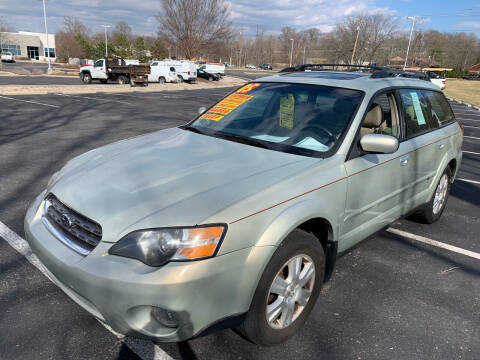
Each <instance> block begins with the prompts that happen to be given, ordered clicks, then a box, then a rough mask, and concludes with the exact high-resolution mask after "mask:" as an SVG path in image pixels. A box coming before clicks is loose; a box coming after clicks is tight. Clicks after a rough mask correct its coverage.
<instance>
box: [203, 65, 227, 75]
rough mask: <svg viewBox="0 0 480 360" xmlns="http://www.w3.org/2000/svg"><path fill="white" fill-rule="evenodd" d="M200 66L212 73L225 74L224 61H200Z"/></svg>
mask: <svg viewBox="0 0 480 360" xmlns="http://www.w3.org/2000/svg"><path fill="white" fill-rule="evenodd" d="M198 68H199V69H202V70H203V71H205V72H207V73H210V74H217V75H219V76H223V75H225V64H223V63H212V62H206V63H200V64H199V65H198Z"/></svg>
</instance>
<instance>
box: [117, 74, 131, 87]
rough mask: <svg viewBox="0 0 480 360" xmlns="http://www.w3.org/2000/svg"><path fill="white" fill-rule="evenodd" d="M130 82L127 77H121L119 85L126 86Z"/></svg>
mask: <svg viewBox="0 0 480 360" xmlns="http://www.w3.org/2000/svg"><path fill="white" fill-rule="evenodd" d="M129 82H130V81H129V80H128V78H127V77H126V76H123V75H122V76H119V77H118V83H119V84H120V85H125V84H128V83H129Z"/></svg>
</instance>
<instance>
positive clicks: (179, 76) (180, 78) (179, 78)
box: [177, 75, 183, 83]
mask: <svg viewBox="0 0 480 360" xmlns="http://www.w3.org/2000/svg"><path fill="white" fill-rule="evenodd" d="M177 82H178V83H183V77H182V76H181V75H178V76H177Z"/></svg>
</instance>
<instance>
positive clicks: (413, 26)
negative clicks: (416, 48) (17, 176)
mask: <svg viewBox="0 0 480 360" xmlns="http://www.w3.org/2000/svg"><path fill="white" fill-rule="evenodd" d="M416 18H417V17H416V16H407V20H412V27H411V28H410V37H409V38H408V47H407V55H406V56H405V63H404V64H403V70H404V71H405V68H406V67H407V59H408V51H409V50H410V43H411V42H412V34H413V29H414V28H415V20H416Z"/></svg>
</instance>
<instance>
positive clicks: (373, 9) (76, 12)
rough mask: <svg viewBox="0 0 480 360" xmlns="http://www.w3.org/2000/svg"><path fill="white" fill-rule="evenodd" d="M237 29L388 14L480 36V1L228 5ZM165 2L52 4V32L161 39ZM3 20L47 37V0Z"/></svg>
mask: <svg viewBox="0 0 480 360" xmlns="http://www.w3.org/2000/svg"><path fill="white" fill-rule="evenodd" d="M226 2H227V3H228V4H229V6H230V10H231V21H232V25H233V26H234V28H235V29H236V31H237V32H239V33H240V32H241V33H242V34H243V35H244V36H255V33H256V31H257V29H258V30H259V31H262V32H263V33H265V34H268V35H269V34H278V33H279V32H280V29H281V28H282V27H283V26H286V25H288V26H291V27H295V28H296V29H297V30H304V29H308V28H312V27H316V28H318V29H320V30H321V31H323V32H328V31H331V30H332V29H333V27H334V25H335V23H338V22H339V21H342V20H343V19H344V18H345V17H348V16H352V15H355V14H359V13H370V14H375V13H382V14H387V15H391V16H393V17H396V18H397V19H398V23H399V26H400V28H401V29H402V30H405V31H408V29H409V26H410V24H411V22H410V21H409V20H407V19H406V16H419V17H420V21H418V23H417V27H418V28H420V29H434V30H438V31H442V32H443V31H446V32H458V31H465V32H473V33H475V34H476V35H477V36H480V1H479V0H455V1H451V0H448V1H446V0H436V1H431V0H426V1H425V0H384V1H376V0H262V1H259V0H255V1H253V0H234V1H226ZM160 3H161V2H160V0H115V1H105V0H80V1H79V0H46V7H47V21H48V30H49V32H50V33H55V32H56V31H57V30H59V29H61V27H62V19H63V17H64V16H73V17H76V18H78V19H80V20H81V21H82V22H84V23H85V24H86V25H87V26H88V28H89V29H90V30H91V32H92V33H95V32H100V31H103V28H102V27H101V26H100V25H101V24H110V25H113V24H115V23H117V22H119V21H124V22H126V23H128V24H129V25H130V26H131V27H132V30H133V32H134V33H137V34H143V35H150V36H155V35H156V33H157V30H158V25H157V20H156V18H155V15H156V14H158V13H159V12H160V11H161V5H160ZM0 18H2V20H3V21H4V22H7V23H9V24H10V25H12V26H13V27H14V28H15V30H17V31H19V30H22V31H33V32H44V31H45V28H44V24H43V10H42V1H41V0H0Z"/></svg>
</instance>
